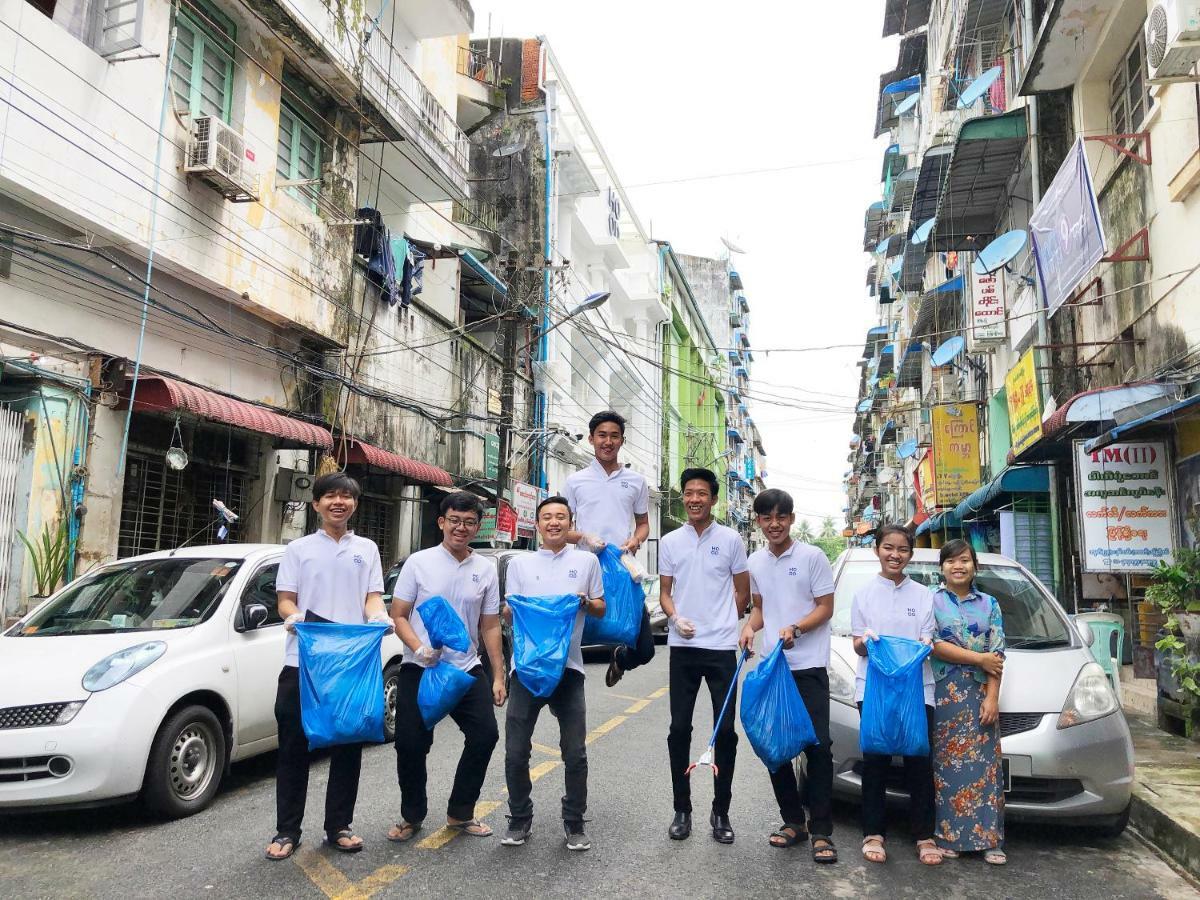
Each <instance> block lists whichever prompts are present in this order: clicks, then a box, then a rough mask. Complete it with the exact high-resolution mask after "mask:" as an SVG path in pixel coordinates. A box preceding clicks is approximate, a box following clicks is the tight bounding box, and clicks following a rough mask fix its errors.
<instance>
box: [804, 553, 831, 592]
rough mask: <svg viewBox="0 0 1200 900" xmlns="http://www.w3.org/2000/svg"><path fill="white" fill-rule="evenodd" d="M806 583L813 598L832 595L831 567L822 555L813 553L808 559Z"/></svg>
mask: <svg viewBox="0 0 1200 900" xmlns="http://www.w3.org/2000/svg"><path fill="white" fill-rule="evenodd" d="M808 583H809V586H810V589H811V590H812V595H813V596H814V597H824V596H825V595H826V594H832V593H833V567H832V566H831V565H829V560H828V559H826V558H825V554H824V553H819V552H818V553H814V554H812V555H811V557H810V558H809V563H808Z"/></svg>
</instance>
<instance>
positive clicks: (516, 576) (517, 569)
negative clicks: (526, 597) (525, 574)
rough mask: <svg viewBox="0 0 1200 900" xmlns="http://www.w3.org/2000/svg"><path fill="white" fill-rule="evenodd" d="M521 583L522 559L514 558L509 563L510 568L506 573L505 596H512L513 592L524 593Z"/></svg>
mask: <svg viewBox="0 0 1200 900" xmlns="http://www.w3.org/2000/svg"><path fill="white" fill-rule="evenodd" d="M524 593H525V591H524V590H523V586H522V584H521V560H520V559H514V560H513V561H512V562H510V563H509V564H508V569H507V570H506V571H505V573H504V596H505V597H511V596H512V595H513V594H524Z"/></svg>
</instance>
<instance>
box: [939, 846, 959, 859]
mask: <svg viewBox="0 0 1200 900" xmlns="http://www.w3.org/2000/svg"><path fill="white" fill-rule="evenodd" d="M938 849H939V850H941V851H942V859H958V851H957V850H951V849H950V848H949V847H939V848H938Z"/></svg>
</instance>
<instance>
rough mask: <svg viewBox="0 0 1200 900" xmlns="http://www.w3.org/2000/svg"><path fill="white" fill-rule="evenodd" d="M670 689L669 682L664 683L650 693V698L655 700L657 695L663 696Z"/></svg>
mask: <svg viewBox="0 0 1200 900" xmlns="http://www.w3.org/2000/svg"><path fill="white" fill-rule="evenodd" d="M670 689H671V686H670V685H669V684H668V685H664V686H663V687H660V688H659V689H658V690H657V691H654V692H653V693H652V694H651V695H650V699H651V700H657V699H658V698H659V697H665V696H666V694H667V691H669V690H670Z"/></svg>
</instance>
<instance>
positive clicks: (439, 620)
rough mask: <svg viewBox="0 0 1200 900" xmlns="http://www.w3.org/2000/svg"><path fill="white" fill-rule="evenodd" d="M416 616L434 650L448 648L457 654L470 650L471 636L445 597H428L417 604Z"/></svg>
mask: <svg viewBox="0 0 1200 900" xmlns="http://www.w3.org/2000/svg"><path fill="white" fill-rule="evenodd" d="M416 612H417V615H419V616H420V617H421V624H422V625H424V626H425V632H426V634H428V635H429V645H430V646H431V647H433V649H434V650H441V649H442V648H443V647H449V648H450V649H451V650H457V651H458V652H459V653H466V652H467V651H468V650H470V649H471V635H470V634H468V633H467V626H466V624H465V623H464V622H463V620H462V617H461V616H460V615H459V614H458V613H456V612H455V611H454V607H453V606H451V605H450V602H449V601H448V600H447V599H446V598H445V597H430V598H429V599H427V600H425V601H424V602H422V603H419V604H417V607H416Z"/></svg>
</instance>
